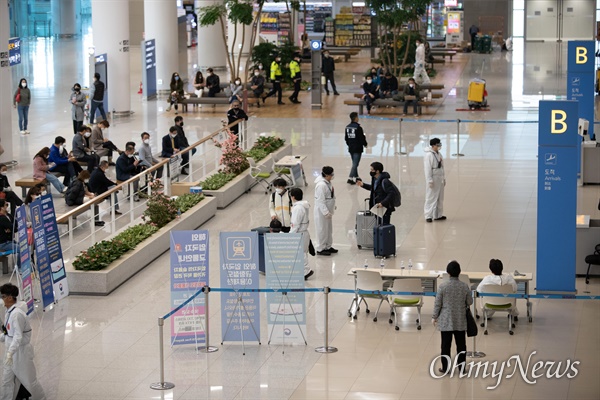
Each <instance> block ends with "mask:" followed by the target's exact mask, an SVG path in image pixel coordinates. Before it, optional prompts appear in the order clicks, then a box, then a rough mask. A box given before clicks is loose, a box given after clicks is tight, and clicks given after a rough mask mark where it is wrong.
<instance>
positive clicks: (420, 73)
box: [413, 39, 431, 85]
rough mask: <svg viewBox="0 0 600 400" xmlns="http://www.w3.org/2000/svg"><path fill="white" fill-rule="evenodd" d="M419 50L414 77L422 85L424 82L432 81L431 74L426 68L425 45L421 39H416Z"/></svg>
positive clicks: (416, 53) (416, 56) (416, 54)
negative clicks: (428, 73)
mask: <svg viewBox="0 0 600 400" xmlns="http://www.w3.org/2000/svg"><path fill="white" fill-rule="evenodd" d="M416 43H417V50H416V52H415V73H414V75H413V78H414V79H415V81H416V82H417V83H418V84H419V85H421V84H423V83H430V82H431V81H430V80H429V75H427V71H426V70H425V45H424V44H423V41H422V40H421V39H417V40H416Z"/></svg>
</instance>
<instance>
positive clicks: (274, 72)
mask: <svg viewBox="0 0 600 400" xmlns="http://www.w3.org/2000/svg"><path fill="white" fill-rule="evenodd" d="M281 78H282V73H281V56H280V55H279V54H278V55H276V56H275V60H274V61H273V62H272V63H271V81H272V82H273V89H271V91H270V92H269V94H267V95H266V96H265V97H263V103H264V102H265V100H266V99H267V97H271V96H273V95H274V94H275V93H277V104H285V103H284V102H283V101H281V95H282V94H283V91H282V90H281Z"/></svg>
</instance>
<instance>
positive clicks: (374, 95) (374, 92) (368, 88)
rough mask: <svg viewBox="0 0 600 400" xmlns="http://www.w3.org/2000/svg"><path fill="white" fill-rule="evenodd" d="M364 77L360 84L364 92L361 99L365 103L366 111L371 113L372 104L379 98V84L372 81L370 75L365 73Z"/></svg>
mask: <svg viewBox="0 0 600 400" xmlns="http://www.w3.org/2000/svg"><path fill="white" fill-rule="evenodd" d="M366 79H367V80H366V81H365V82H364V83H363V85H362V87H363V92H364V96H363V97H362V99H363V100H364V101H365V103H367V113H369V114H371V107H372V104H373V102H374V101H375V100H377V99H378V98H379V86H378V85H377V84H376V83H375V82H374V81H373V77H372V76H371V75H367V76H366Z"/></svg>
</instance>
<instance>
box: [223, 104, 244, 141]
mask: <svg viewBox="0 0 600 400" xmlns="http://www.w3.org/2000/svg"><path fill="white" fill-rule="evenodd" d="M238 120H245V121H248V115H247V114H246V113H245V112H244V110H243V109H242V108H241V107H240V102H239V101H237V100H236V101H234V102H233V103H232V104H231V108H230V109H229V111H227V124H232V123H234V122H235V121H238ZM230 129H231V133H233V134H234V135H237V134H238V133H239V131H240V124H236V125H234V126H232V127H231V128H230Z"/></svg>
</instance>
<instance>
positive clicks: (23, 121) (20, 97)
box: [13, 78, 31, 135]
mask: <svg viewBox="0 0 600 400" xmlns="http://www.w3.org/2000/svg"><path fill="white" fill-rule="evenodd" d="M30 104H31V91H30V90H29V87H28V86H27V79H25V78H21V80H20V81H19V87H18V88H17V90H16V91H15V94H14V96H13V107H14V108H16V109H17V111H18V113H19V130H20V131H21V135H28V134H29V130H28V129H27V125H28V123H29V105H30Z"/></svg>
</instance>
